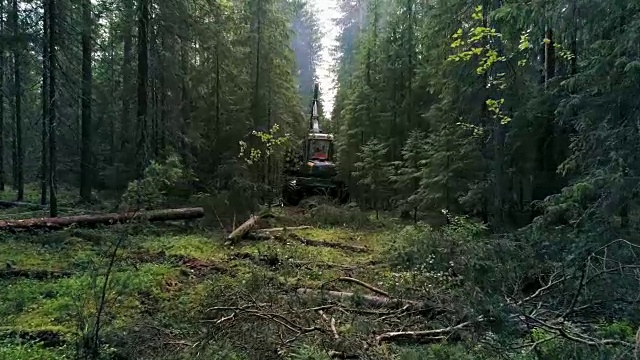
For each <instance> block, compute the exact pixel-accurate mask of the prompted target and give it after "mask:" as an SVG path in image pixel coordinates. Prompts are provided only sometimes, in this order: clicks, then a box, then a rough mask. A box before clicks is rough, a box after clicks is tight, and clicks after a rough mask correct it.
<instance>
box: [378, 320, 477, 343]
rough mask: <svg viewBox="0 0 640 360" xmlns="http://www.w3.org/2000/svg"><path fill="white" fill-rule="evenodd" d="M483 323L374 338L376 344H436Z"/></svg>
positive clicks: (393, 333)
mask: <svg viewBox="0 0 640 360" xmlns="http://www.w3.org/2000/svg"><path fill="white" fill-rule="evenodd" d="M481 321H483V318H482V317H479V318H478V319H476V320H472V321H467V322H463V323H461V324H458V325H456V326H449V327H447V328H443V329H436V330H422V331H396V332H387V333H384V334H380V335H378V336H376V342H377V343H385V342H402V341H416V342H437V341H440V340H444V339H446V338H448V337H449V336H450V335H451V334H452V333H454V332H456V331H458V330H461V329H464V328H466V327H469V326H471V325H473V324H476V323H478V322H481Z"/></svg>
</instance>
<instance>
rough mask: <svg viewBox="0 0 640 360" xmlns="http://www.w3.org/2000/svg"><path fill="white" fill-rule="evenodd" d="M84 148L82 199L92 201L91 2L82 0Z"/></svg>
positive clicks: (81, 156) (82, 157)
mask: <svg viewBox="0 0 640 360" xmlns="http://www.w3.org/2000/svg"><path fill="white" fill-rule="evenodd" d="M82 25H83V26H82V97H81V99H82V104H81V108H82V130H81V133H82V139H81V143H82V147H81V149H80V199H82V201H84V202H90V201H91V188H92V182H93V172H94V168H95V167H94V163H93V151H92V149H91V138H92V136H91V132H92V125H91V107H92V104H91V103H92V97H93V96H92V90H93V89H92V77H93V74H92V68H91V57H92V50H91V28H92V20H91V0H82Z"/></svg>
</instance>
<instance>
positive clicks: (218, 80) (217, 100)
mask: <svg viewBox="0 0 640 360" xmlns="http://www.w3.org/2000/svg"><path fill="white" fill-rule="evenodd" d="M219 45H220V40H219V39H217V40H216V48H215V54H214V56H215V58H216V90H215V91H216V137H218V136H219V131H220V52H219V49H220V46H219Z"/></svg>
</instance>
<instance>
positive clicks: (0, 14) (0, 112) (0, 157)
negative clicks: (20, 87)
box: [0, 0, 6, 191]
mask: <svg viewBox="0 0 640 360" xmlns="http://www.w3.org/2000/svg"><path fill="white" fill-rule="evenodd" d="M0 34H4V0H0ZM0 46H1V47H0V191H4V180H5V174H4V72H5V66H4V65H5V62H4V60H5V49H6V41H3V42H2V43H0Z"/></svg>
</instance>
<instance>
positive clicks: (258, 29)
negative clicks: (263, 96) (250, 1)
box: [252, 0, 262, 127]
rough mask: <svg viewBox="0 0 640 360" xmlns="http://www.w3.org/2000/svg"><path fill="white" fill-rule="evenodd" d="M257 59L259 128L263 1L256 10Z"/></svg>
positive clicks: (255, 93) (257, 115) (255, 113)
mask: <svg viewBox="0 0 640 360" xmlns="http://www.w3.org/2000/svg"><path fill="white" fill-rule="evenodd" d="M255 16H256V24H255V31H256V58H255V78H254V85H253V104H252V107H253V125H254V127H255V126H257V125H258V124H259V123H258V119H259V118H260V75H261V74H260V57H261V56H262V1H261V0H258V7H257V8H256V14H255Z"/></svg>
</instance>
